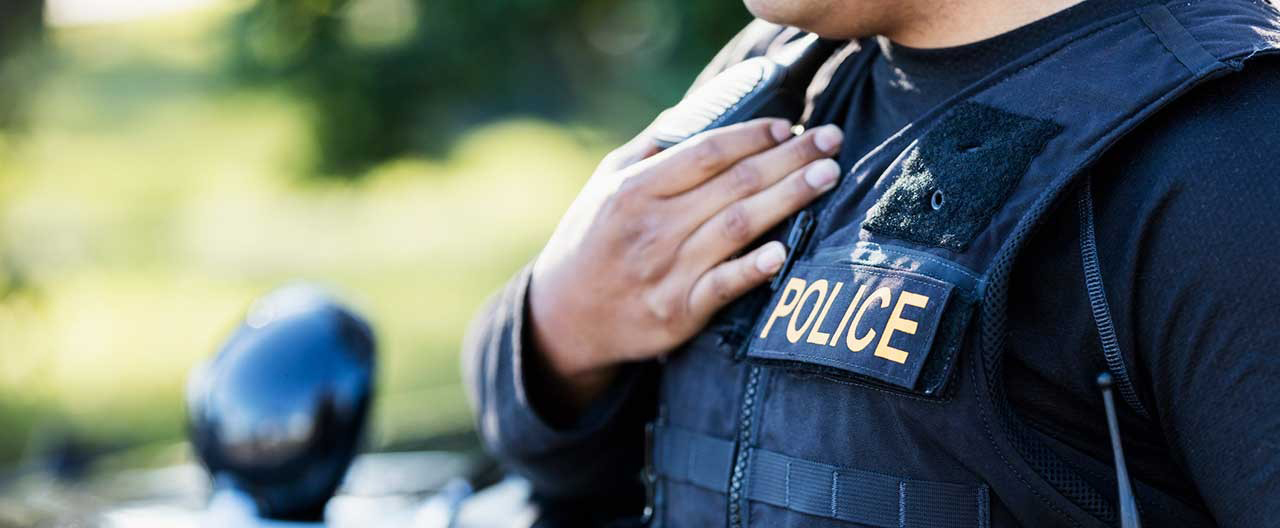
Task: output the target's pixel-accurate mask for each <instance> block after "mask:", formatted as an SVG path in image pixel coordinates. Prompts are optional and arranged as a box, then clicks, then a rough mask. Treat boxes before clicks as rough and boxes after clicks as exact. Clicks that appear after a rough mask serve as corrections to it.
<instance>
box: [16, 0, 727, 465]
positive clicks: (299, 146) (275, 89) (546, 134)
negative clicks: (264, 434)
mask: <svg viewBox="0 0 1280 528" xmlns="http://www.w3.org/2000/svg"><path fill="white" fill-rule="evenodd" d="M34 4H35V5H38V4H39V2H34ZM15 5H16V4H15ZM34 12H35V13H39V12H40V11H39V10H38V9H37V10H36V11H34ZM39 18H40V17H38V16H36V17H34V19H35V20H37V22H35V23H32V22H29V21H28V22H23V23H18V22H14V20H16V19H8V20H9V21H10V22H11V23H10V25H9V29H12V28H14V27H18V28H23V27H25V28H28V29H29V32H28V33H26V35H29V36H28V37H24V40H23V41H22V42H24V43H23V44H21V45H19V44H13V41H9V40H6V41H5V42H3V43H0V61H2V62H0V93H3V94H5V96H4V98H0V105H3V108H4V109H6V110H7V111H8V113H6V114H4V115H5V116H14V117H13V118H12V119H7V120H6V121H5V122H4V123H2V124H0V125H3V127H4V129H3V131H0V463H12V462H14V461H18V460H21V459H23V457H31V456H35V455H38V454H40V453H41V452H47V451H49V450H50V449H52V448H54V447H56V445H58V444H59V443H65V441H66V439H69V438H70V439H75V440H76V441H77V442H87V443H89V444H90V445H93V446H99V447H106V448H111V449H114V448H121V447H129V446H137V445H148V444H154V443H158V442H170V441H176V440H179V439H181V437H182V430H183V425H182V424H183V405H182V387H183V384H184V382H185V377H186V374H187V372H188V371H189V370H190V368H191V367H192V366H194V365H195V364H196V363H197V362H199V361H200V360H201V359H202V358H205V357H208V356H209V355H210V354H212V353H213V352H214V351H215V350H216V348H217V346H218V343H219V340H220V339H222V338H223V337H224V336H225V335H226V334H227V333H228V332H229V331H230V329H231V328H232V327H233V325H234V324H235V323H236V321H237V319H238V318H239V317H240V316H241V315H242V314H243V312H244V310H245V309H246V308H247V306H248V305H249V303H250V302H251V301H252V299H253V298H255V297H256V296H259V295H261V294H263V293H265V292H267V291H269V290H270V289H272V288H274V287H277V286H279V285H281V284H284V283H287V282H289V281H293V280H311V281H316V282H320V283H322V284H326V285H328V286H330V287H331V288H333V289H335V290H337V291H338V292H340V293H342V294H344V295H345V296H346V297H347V298H348V299H349V300H350V301H351V302H352V303H353V304H354V305H355V306H357V307H358V308H360V309H361V310H362V311H363V312H365V314H366V315H367V316H368V317H369V318H370V319H371V320H372V322H373V323H374V326H375V328H376V331H377V333H378V337H379V339H380V344H381V350H380V364H379V371H378V376H379V395H378V399H377V403H376V408H375V417H374V429H373V430H374V434H373V438H372V447H373V448H375V449H379V448H390V447H394V446H397V445H404V444H406V443H412V442H413V441H415V439H421V438H424V437H427V436H431V435H434V434H438V433H440V432H446V431H457V430H464V429H465V428H467V427H469V417H468V413H467V410H466V405H465V398H464V395H463V390H462V387H461V386H460V385H459V374H458V347H459V342H460V339H461V336H462V333H463V331H464V329H465V326H466V323H467V321H468V320H469V318H470V316H471V314H472V313H474V311H475V310H476V308H477V307H478V306H479V305H480V303H481V302H482V301H483V299H484V298H485V297H486V296H487V295H488V294H489V293H491V292H492V291H494V290H495V289H496V288H497V287H498V286H499V285H500V284H501V283H502V282H503V281H504V280H505V279H506V278H507V277H508V276H509V275H510V274H511V273H513V272H514V271H515V270H516V269H518V268H519V267H520V266H521V265H522V264H523V263H524V262H526V261H527V260H528V259H529V258H531V256H532V255H533V254H534V253H535V252H536V251H537V249H538V248H539V247H540V245H541V244H542V242H543V241H544V240H545V237H546V236H547V234H548V233H549V232H550V230H551V228H552V227H553V226H554V223H555V221H556V220H557V218H558V216H559V214H560V212H561V211H562V210H563V208H564V207H565V206H566V205H567V203H568V202H569V200H571V199H572V197H573V195H574V194H575V193H576V190H577V188H578V186H579V185H581V183H582V181H583V180H584V179H585V178H586V177H587V176H588V175H589V174H590V172H591V170H592V168H593V167H594V165H595V163H596V161H597V160H598V159H599V157H600V156H601V155H602V154H603V152H605V151H606V150H608V149H609V148H610V147H611V146H612V145H614V144H616V143H617V142H619V141H620V140H621V139H624V138H625V137H627V136H628V135H630V134H632V133H634V132H635V131H636V130H638V129H639V128H640V127H642V126H643V125H644V123H646V122H647V120H648V119H649V118H651V117H652V115H654V114H655V113H656V112H657V111H658V110H660V109H661V108H662V107H665V106H667V105H669V104H671V103H673V102H674V101H675V100H676V99H677V98H678V96H679V94H680V93H681V92H682V91H683V90H684V89H685V86H686V84H687V83H688V82H689V80H690V79H692V77H693V75H694V74H695V73H696V72H697V70H698V69H699V68H700V67H701V66H702V64H703V63H705V62H706V61H707V60H708V59H709V58H710V57H711V56H712V55H713V54H714V52H715V50H716V49H718V47H719V46H720V45H721V44H722V43H723V42H724V41H726V40H727V39H728V38H729V37H730V36H731V35H732V33H733V32H735V31H736V30H737V29H738V28H740V27H741V26H742V25H743V24H744V23H745V22H746V20H747V15H746V12H745V10H744V9H743V8H742V6H741V5H740V4H738V3H736V2H685V1H680V0H661V1H640V0H633V1H581V2H568V1H562V0H510V1H505V2H463V1H461V0H434V1H425V0H423V1H419V0H349V1H343V0H295V1H283V0H262V1H259V2H251V1H227V2H215V3H213V4H211V5H210V6H208V7H204V8H200V9H198V10H195V11H185V12H181V13H176V14H171V15H165V16H160V17H153V18H148V19H145V20H137V21H130V22H122V23H113V24H105V25H92V26H76V27H50V28H47V29H46V28H43V27H42V26H41V25H40V24H39V23H38V20H39ZM14 72H17V73H14ZM28 459H29V458H28Z"/></svg>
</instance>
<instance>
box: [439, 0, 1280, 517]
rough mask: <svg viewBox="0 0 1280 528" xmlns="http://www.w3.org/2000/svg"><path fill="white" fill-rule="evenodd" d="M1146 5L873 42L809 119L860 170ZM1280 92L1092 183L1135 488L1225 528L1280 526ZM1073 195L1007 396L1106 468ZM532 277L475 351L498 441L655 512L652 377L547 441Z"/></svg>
mask: <svg viewBox="0 0 1280 528" xmlns="http://www.w3.org/2000/svg"><path fill="white" fill-rule="evenodd" d="M1141 4H1142V2H1138V1H1133V0H1086V1H1085V2H1083V3H1081V4H1079V5H1077V6H1076V7H1073V8H1071V9H1068V10H1066V11H1064V12H1062V13H1059V14H1057V15H1054V16H1052V17H1049V18H1047V19H1044V20H1041V21H1038V22H1036V23H1033V24H1030V25H1028V26H1024V27H1023V28H1019V29H1017V30H1014V31H1012V32H1010V33H1006V34H1004V35H1001V36H998V37H995V38H992V39H988V40H985V41H982V42H979V43H975V44H971V45H967V46H961V47H956V48H947V49H934V50H919V49H911V48H908V47H904V46H900V45H896V44H893V43H890V42H888V41H886V40H884V39H867V40H866V41H865V44H866V45H871V46H878V47H879V48H880V55H879V57H877V58H876V59H875V61H876V62H875V64H873V67H872V68H871V69H870V74H868V75H863V76H855V75H851V74H850V73H849V72H848V71H837V72H836V73H835V75H834V77H833V78H832V80H831V85H830V88H829V90H828V92H830V93H829V94H824V97H823V100H824V101H827V102H828V103H829V105H828V106H827V107H826V108H819V109H818V110H817V111H815V113H814V115H815V116H816V121H815V122H813V123H810V124H811V125H818V124H822V123H827V122H836V123H838V124H841V125H842V127H843V128H844V130H845V131H846V140H845V143H844V146H843V151H842V153H841V155H840V157H839V161H840V162H841V165H842V166H843V167H846V168H847V167H849V166H850V164H852V163H853V162H854V161H855V160H857V159H858V158H860V157H861V156H862V155H863V154H864V153H866V152H867V151H868V150H870V149H871V148H873V147H875V146H876V145H878V144H879V143H880V142H882V141H883V140H884V139H885V138H887V137H889V136H890V135H892V134H893V133H894V132H896V131H897V130H898V129H899V128H901V127H902V126H903V125H905V124H906V123H908V122H910V121H911V120H912V119H914V118H915V117H916V116H918V115H921V114H923V113H925V112H927V111H928V110H929V109H930V108H932V107H933V106H935V105H936V104H938V103H940V102H942V101H944V100H945V99H947V98H948V97H950V96H951V95H953V94H954V93H956V92H957V91H958V90H960V89H961V88H963V87H964V86H966V85H967V84H969V83H971V82H973V81H974V80H976V79H978V78H980V77H982V76H983V75H985V74H986V73H988V72H991V71H993V70H994V69H996V68H998V67H999V66H1001V65H1003V64H1005V63H1007V62H1008V61H1010V60H1012V59H1013V58H1015V57H1017V56H1019V55H1021V54H1023V53H1025V52H1027V51H1028V50H1030V49H1033V48H1035V47H1037V46H1040V45H1042V44H1043V43H1045V42H1047V41H1049V40H1051V39H1053V38H1055V37H1057V36H1059V35H1062V34H1065V33H1067V32H1069V31H1071V30H1073V29H1075V28H1079V27H1082V26H1084V25H1085V24H1088V23H1090V22H1092V21H1095V20H1098V19H1100V18H1102V17H1104V16H1107V15H1109V14H1113V13H1116V12H1118V11H1121V10H1132V9H1135V8H1137V7H1139V6H1140V5H1141ZM779 32H780V28H777V27H772V26H769V25H767V24H761V23H756V24H753V25H752V26H751V27H750V28H749V30H747V31H744V33H743V35H741V36H740V37H739V38H738V39H735V41H734V42H733V43H731V45H730V46H728V47H727V48H726V51H725V52H723V53H722V54H721V55H720V56H718V58H717V60H716V61H715V63H713V65H712V66H710V67H709V68H708V74H710V73H713V72H714V71H716V70H718V69H722V68H723V67H726V66H728V65H730V64H732V63H733V62H735V61H736V60H741V59H742V58H745V57H746V56H751V55H757V54H759V53H760V52H761V51H762V50H764V49H766V48H767V47H768V42H770V39H772V38H774V37H776V36H777V35H778V34H779ZM701 78H702V79H705V78H706V75H703V76H702V77H701ZM1276 94H1280V60H1277V59H1270V58H1268V59H1259V60H1256V61H1253V62H1250V63H1248V64H1247V65H1246V67H1245V68H1244V69H1243V71H1241V72H1239V73H1236V74H1233V75H1230V76H1227V77H1224V78H1221V79H1217V80H1213V81H1209V82H1206V83H1204V84H1202V85H1201V86H1199V87H1197V88H1195V89H1194V90H1193V91H1192V92H1191V93H1190V94H1188V95H1187V96H1184V97H1183V98H1181V99H1179V100H1176V101H1175V102H1174V103H1173V104H1172V105H1170V106H1169V107H1168V108H1166V109H1165V110H1163V111H1162V112H1161V113H1160V114H1158V115H1157V116H1156V117H1155V118H1153V119H1151V120H1150V121H1148V122H1147V123H1144V124H1142V125H1141V126H1140V127H1139V128H1138V129H1137V130H1136V131H1135V132H1133V133H1132V134H1130V135H1129V136H1128V137H1126V138H1125V139H1123V140H1122V141H1121V142H1120V143H1119V144H1118V145H1116V146H1115V147H1114V148H1112V149H1111V150H1110V152H1109V153H1108V154H1107V155H1106V156H1104V157H1103V158H1102V159H1100V160H1099V161H1098V162H1097V163H1096V164H1095V165H1094V166H1093V167H1092V169H1091V177H1092V182H1093V190H1094V196H1095V200H1096V202H1095V206H1096V209H1095V213H1096V223H1097V239H1098V251H1099V257H1100V261H1101V268H1102V275H1103V281H1104V283H1105V286H1106V291H1107V295H1108V301H1109V303H1110V305H1111V307H1112V315H1113V317H1114V319H1115V325H1116V330H1117V334H1118V337H1119V343H1120V346H1121V350H1122V351H1123V353H1124V354H1125V359H1126V361H1127V362H1128V365H1129V368H1130V374H1131V376H1132V377H1133V379H1134V383H1135V385H1136V387H1137V390H1138V394H1139V397H1140V398H1142V401H1143V403H1144V405H1146V407H1147V408H1148V409H1150V410H1152V412H1153V414H1154V416H1153V418H1152V419H1151V420H1144V419H1142V418H1141V417H1139V416H1138V415H1137V414H1136V413H1134V412H1133V411H1132V410H1130V409H1128V408H1126V407H1123V406H1122V407H1121V408H1120V424H1121V425H1120V426H1121V434H1122V437H1123V441H1124V448H1125V453H1126V455H1127V458H1128V464H1129V469H1130V472H1131V474H1132V477H1133V478H1134V479H1135V481H1136V483H1137V486H1138V487H1139V489H1141V488H1143V487H1154V488H1158V489H1160V490H1162V491H1164V492H1165V493H1168V494H1170V495H1172V496H1174V497H1178V498H1179V499H1180V500H1182V501H1183V502H1184V503H1185V504H1187V505H1190V506H1191V507H1193V508H1195V509H1199V510H1203V511H1204V512H1205V514H1206V515H1208V516H1211V517H1212V518H1213V519H1215V520H1216V521H1217V522H1218V523H1219V524H1220V525H1222V526H1268V525H1272V524H1274V522H1275V519H1278V518H1280V501H1277V500H1276V497H1275V493H1276V490H1280V441H1277V440H1276V439H1277V438H1280V412H1277V411H1276V409H1280V388H1278V387H1280V354H1277V353H1276V352H1273V351H1272V348H1273V347H1274V343H1276V342H1280V322H1278V321H1277V318H1278V317H1280V316H1278V314H1280V275H1278V274H1277V273H1276V272H1277V268H1276V266H1277V265H1276V262H1278V261H1280V249H1278V246H1277V245H1276V244H1275V242H1274V240H1275V236H1276V235H1275V234H1276V233H1278V232H1280V216H1277V214H1276V209H1275V206H1276V204H1277V203H1280V202H1278V201H1277V200H1278V199H1280V177H1277V176H1280V174H1277V172H1278V171H1280V165H1278V164H1277V163H1276V153H1277V152H1280V132H1278V131H1277V128H1276V127H1277V123H1280V97H1277V96H1276ZM831 102H838V104H834V105H831V104H830V103H831ZM1069 198H1072V199H1066V200H1065V201H1064V203H1062V204H1060V205H1059V206H1058V207H1057V208H1056V209H1055V211H1054V212H1053V213H1052V214H1051V215H1050V216H1049V217H1048V218H1047V220H1046V222H1045V223H1044V225H1043V227H1042V228H1041V229H1040V230H1039V231H1038V232H1036V233H1035V234H1034V236H1033V238H1032V240H1031V241H1030V243H1029V244H1028V246H1027V248H1026V249H1025V251H1023V253H1022V254H1021V255H1020V256H1019V257H1018V260H1017V261H1016V265H1015V267H1014V271H1013V276H1012V282H1011V284H1010V298H1009V304H1008V306H1009V313H1008V317H1009V326H1008V333H1009V336H1008V340H1007V344H1008V352H1007V353H1006V361H1005V369H1004V373H1005V376H1006V389H1007V392H1008V396H1009V398H1010V399H1011V400H1012V402H1013V405H1014V407H1015V410H1016V411H1017V412H1018V413H1019V414H1020V415H1022V416H1023V417H1024V418H1025V419H1026V420H1027V421H1028V422H1029V423H1030V424H1031V425H1032V426H1033V427H1035V428H1036V430H1037V431H1038V433H1039V434H1043V435H1044V436H1045V437H1046V438H1050V439H1052V443H1053V446H1054V447H1055V449H1059V450H1062V451H1064V453H1065V454H1064V456H1065V457H1067V458H1069V459H1072V460H1080V461H1082V462H1081V463H1082V464H1084V463H1087V462H1096V463H1097V467H1098V468H1102V469H1101V470H1099V471H1100V472H1105V470H1107V469H1108V468H1110V467H1111V454H1110V444H1109V440H1108V437H1107V428H1106V421H1105V414H1104V411H1103V409H1102V407H1101V398H1100V397H1099V395H1098V392H1097V388H1096V386H1095V385H1094V378H1095V376H1096V375H1097V373H1098V372H1101V371H1103V370H1105V369H1106V363H1105V361H1104V358H1103V355H1102V353H1101V350H1100V345H1099V341H1098V336H1097V329H1096V328H1095V327H1094V322H1093V319H1092V316H1091V313H1090V309H1089V300H1088V297H1087V295H1086V292H1085V287H1084V278H1083V274H1082V270H1081V259H1080V253H1079V227H1078V217H1077V215H1076V211H1075V208H1074V206H1073V204H1074V201H1073V198H1074V197H1069ZM527 281H528V276H527V274H521V275H519V276H518V277H517V278H516V279H514V280H513V282H512V284H511V285H510V286H509V287H508V289H507V290H506V291H505V292H504V293H503V294H502V295H500V296H499V297H497V298H496V300H495V301H494V302H493V303H492V304H490V305H489V306H488V307H487V308H486V309H485V310H484V311H483V312H482V313H481V314H479V315H478V316H477V318H476V320H475V323H474V325H473V328H472V331H471V334H470V337H469V339H468V341H467V344H466V346H465V348H466V350H465V355H466V358H465V360H464V364H465V368H466V373H467V384H468V386H469V389H470V391H471V396H472V399H473V402H474V404H475V407H476V412H477V416H478V427H479V429H480V431H481V436H482V438H483V439H484V440H485V442H486V443H487V445H488V446H489V448H490V449H491V450H493V451H494V452H496V453H498V454H499V455H500V456H501V457H502V458H503V459H504V460H505V461H507V462H508V463H509V464H511V466H512V467H513V468H514V469H515V470H517V471H519V472H520V473H522V474H524V475H526V476H528V477H530V478H531V479H532V481H533V483H534V485H535V487H536V489H537V490H538V492H539V493H540V494H542V495H545V496H551V497H556V498H559V499H562V500H571V501H574V504H576V506H575V507H576V508H580V510H578V511H580V512H583V514H584V515H586V514H587V512H599V513H592V514H591V515H593V518H597V519H598V518H603V517H607V516H613V515H618V514H621V513H623V512H628V511H630V512H635V513H638V511H639V505H640V503H641V501H642V499H643V493H642V491H641V489H640V487H639V486H638V485H636V484H635V483H636V481H635V479H634V476H635V474H636V471H638V469H639V467H640V466H641V464H642V461H643V457H644V453H643V450H642V448H641V443H642V442H641V439H642V437H643V435H642V434H641V433H640V430H641V428H642V426H643V423H644V422H645V421H646V420H648V419H649V417H650V416H651V415H652V409H653V407H654V406H655V399H654V391H653V387H652V384H653V383H654V381H653V378H652V377H651V376H647V375H636V376H626V377H624V379H623V380H622V381H621V382H620V383H619V386H618V387H617V388H616V389H615V390H613V391H611V392H610V393H609V395H607V396H606V397H604V398H602V400H601V401H600V402H597V406H596V407H594V408H593V410H592V411H591V412H589V413H588V416H587V417H586V418H584V419H583V420H581V421H580V422H579V423H576V424H571V425H567V426H560V427H557V426H552V425H550V424H549V423H548V422H547V421H546V420H544V419H543V418H542V417H541V416H540V414H539V412H538V411H537V410H536V409H537V408H538V407H540V406H542V405H554V402H537V401H536V400H537V398H538V396H537V393H536V392H534V393H530V392H529V391H527V390H526V388H525V382H524V380H523V377H524V376H526V375H529V373H527V372H525V370H524V369H523V368H522V367H521V364H522V360H521V358H522V355H523V354H527V353H530V352H529V351H528V350H527V349H526V348H525V347H523V346H522V345H521V342H522V338H523V336H522V332H521V326H522V324H523V321H524V317H525V316H524V297H523V295H524V288H525V285H526V283H527ZM534 386H536V384H534ZM531 399H532V401H531ZM535 402H536V403H535ZM1100 474H1102V473H1100ZM1104 478H1105V476H1104ZM682 492H687V493H695V492H696V489H695V488H689V489H688V490H683V491H682ZM709 500H710V499H709ZM712 502H715V501H712ZM1144 507H1159V505H1144ZM708 508H710V509H712V510H714V511H711V510H709V511H708V514H707V515H708V519H723V516H724V513H723V512H724V511H725V505H724V504H723V502H722V501H720V503H718V504H710V505H708Z"/></svg>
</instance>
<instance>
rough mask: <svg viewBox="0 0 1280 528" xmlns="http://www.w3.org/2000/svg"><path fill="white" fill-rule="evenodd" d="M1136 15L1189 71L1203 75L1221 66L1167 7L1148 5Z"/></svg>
mask: <svg viewBox="0 0 1280 528" xmlns="http://www.w3.org/2000/svg"><path fill="white" fill-rule="evenodd" d="M1138 17H1139V18H1141V19H1142V23H1143V24H1146V25H1147V27H1148V28H1150V29H1151V32H1152V33H1155V34H1156V38H1158V39H1160V43H1161V44H1164V47H1165V48H1166V49H1168V50H1169V52H1171V53H1173V56H1174V57H1176V58H1177V59H1178V62H1181V63H1182V65H1183V66H1186V67H1187V70H1190V71H1191V73H1194V74H1196V75H1204V74H1205V73H1208V72H1210V71H1213V70H1214V69H1216V68H1217V67H1219V66H1221V63H1219V62H1218V59H1217V58H1215V57H1214V56H1213V55H1210V54H1209V52H1208V51H1205V49H1204V47H1203V46H1201V45H1200V41H1198V40H1196V38H1195V37H1193V36H1192V35H1191V33H1190V32H1189V31H1187V28H1186V27H1185V26H1183V25H1182V23H1180V22H1178V19H1177V18H1175V17H1174V16H1173V13H1171V12H1170V11H1169V8H1167V7H1165V6H1163V5H1158V4H1157V5H1149V6H1146V7H1144V8H1142V9H1140V10H1138Z"/></svg>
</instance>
